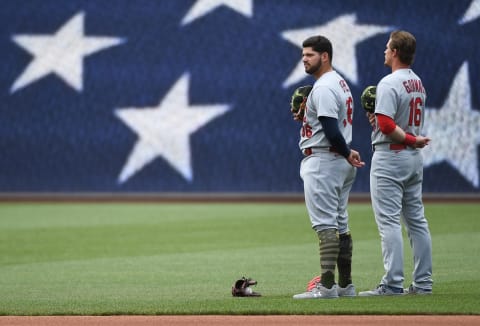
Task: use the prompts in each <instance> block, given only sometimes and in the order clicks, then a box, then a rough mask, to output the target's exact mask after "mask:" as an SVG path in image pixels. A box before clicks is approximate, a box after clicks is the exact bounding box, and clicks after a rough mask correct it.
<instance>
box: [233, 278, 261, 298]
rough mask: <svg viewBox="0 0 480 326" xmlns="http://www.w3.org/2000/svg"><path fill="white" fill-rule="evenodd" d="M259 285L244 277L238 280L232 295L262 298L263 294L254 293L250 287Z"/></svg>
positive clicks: (234, 284)
mask: <svg viewBox="0 0 480 326" xmlns="http://www.w3.org/2000/svg"><path fill="white" fill-rule="evenodd" d="M252 285H257V281H255V280H253V279H251V278H246V277H242V278H241V279H239V280H236V281H235V283H233V285H232V295H233V296H234V297H260V296H261V294H260V293H258V292H254V291H253V290H252V288H251V287H250V286H252Z"/></svg>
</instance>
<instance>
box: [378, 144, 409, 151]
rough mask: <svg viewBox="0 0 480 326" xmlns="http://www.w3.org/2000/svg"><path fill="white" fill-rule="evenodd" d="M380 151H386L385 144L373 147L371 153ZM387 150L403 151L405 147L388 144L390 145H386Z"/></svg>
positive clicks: (403, 145)
mask: <svg viewBox="0 0 480 326" xmlns="http://www.w3.org/2000/svg"><path fill="white" fill-rule="evenodd" d="M380 149H383V150H386V149H387V144H385V143H383V144H377V145H373V151H375V150H380ZM388 149H390V150H391V151H402V150H404V149H407V145H405V144H390V145H388Z"/></svg>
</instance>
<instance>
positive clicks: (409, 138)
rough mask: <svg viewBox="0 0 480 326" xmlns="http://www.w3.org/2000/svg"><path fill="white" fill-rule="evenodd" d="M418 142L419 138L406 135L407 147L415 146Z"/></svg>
mask: <svg viewBox="0 0 480 326" xmlns="http://www.w3.org/2000/svg"><path fill="white" fill-rule="evenodd" d="M416 142H417V137H415V136H413V135H410V134H405V140H404V141H403V143H404V144H405V145H407V146H413V145H415V143H416Z"/></svg>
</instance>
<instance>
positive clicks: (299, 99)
mask: <svg viewBox="0 0 480 326" xmlns="http://www.w3.org/2000/svg"><path fill="white" fill-rule="evenodd" d="M312 88H313V86H311V85H307V86H300V87H298V88H297V89H295V91H294V92H293V94H292V99H291V101H290V111H291V112H292V114H293V119H295V120H300V121H302V120H303V116H304V115H305V107H306V103H307V97H308V94H310V91H311V90H312Z"/></svg>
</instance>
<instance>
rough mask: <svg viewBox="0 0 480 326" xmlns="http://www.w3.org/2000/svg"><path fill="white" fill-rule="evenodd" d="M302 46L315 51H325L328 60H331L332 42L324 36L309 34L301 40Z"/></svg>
mask: <svg viewBox="0 0 480 326" xmlns="http://www.w3.org/2000/svg"><path fill="white" fill-rule="evenodd" d="M302 46H303V47H304V48H312V49H313V50H314V51H315V52H318V53H322V52H327V54H328V58H329V60H330V62H332V55H333V50H332V42H330V40H329V39H328V38H326V37H325V36H321V35H317V36H311V37H309V38H307V39H306V40H305V41H303V43H302Z"/></svg>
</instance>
